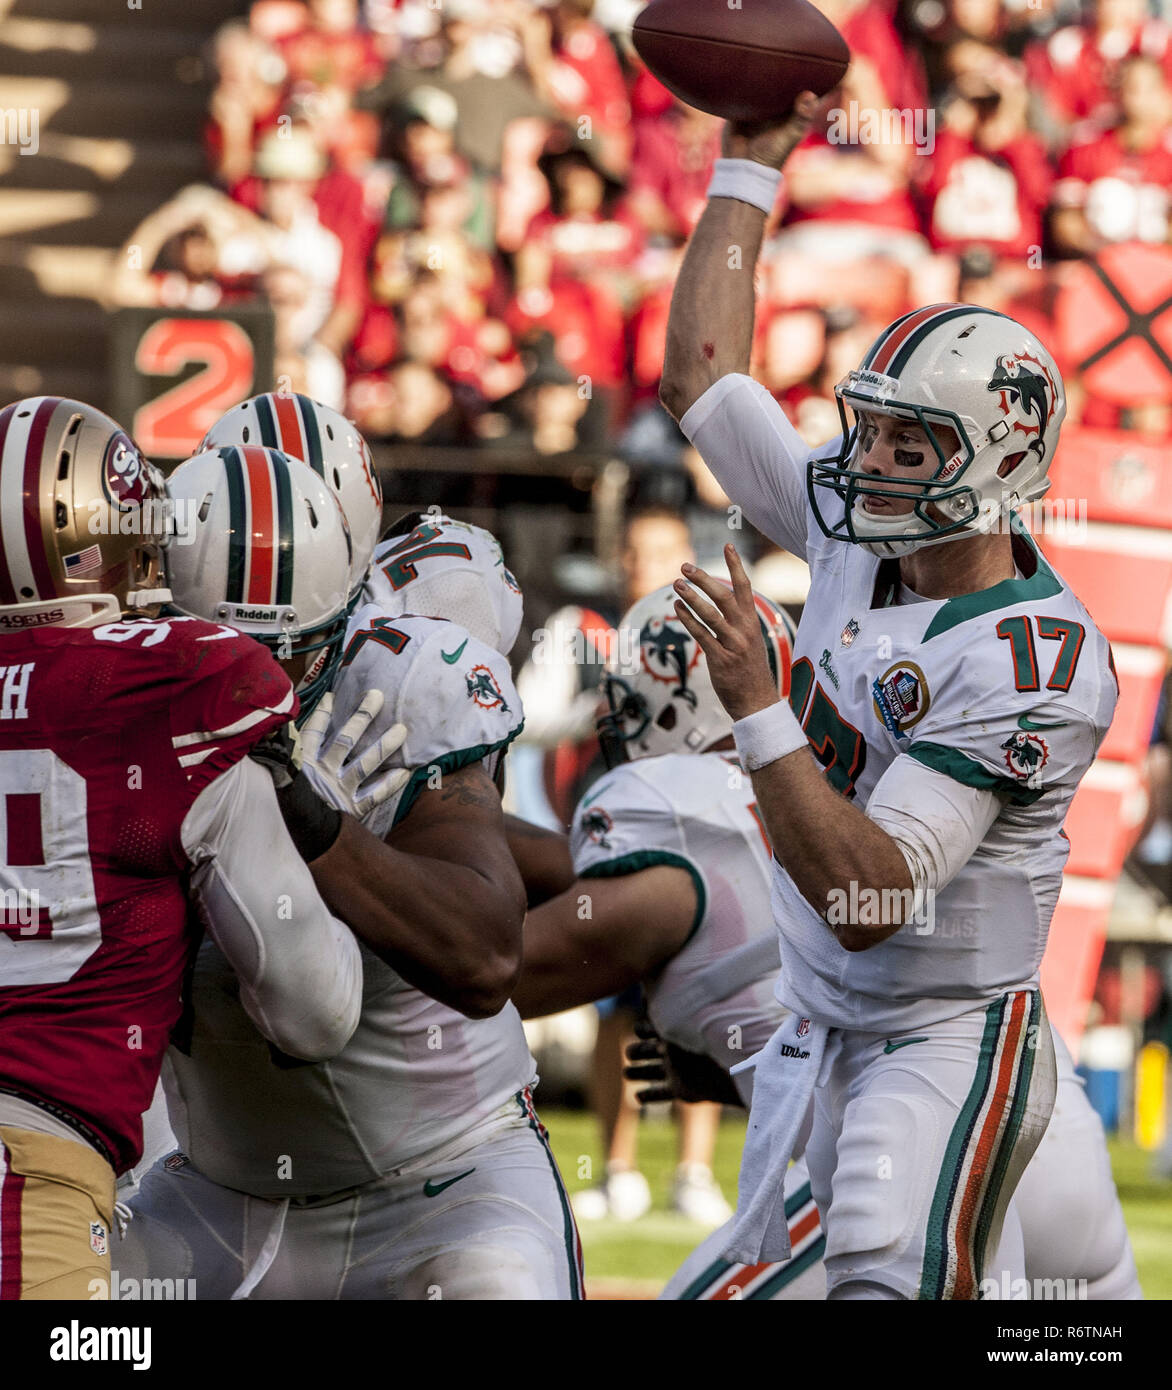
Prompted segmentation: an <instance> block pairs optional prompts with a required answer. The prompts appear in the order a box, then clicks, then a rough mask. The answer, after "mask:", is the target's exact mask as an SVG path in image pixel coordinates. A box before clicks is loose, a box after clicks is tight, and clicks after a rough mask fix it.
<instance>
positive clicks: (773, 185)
mask: <svg viewBox="0 0 1172 1390" xmlns="http://www.w3.org/2000/svg"><path fill="white" fill-rule="evenodd" d="M780 187H781V170H780V169H770V168H769V167H768V165H765V164H758V163H757V161H756V160H755V159H718V160H717V161H716V163H715V164H714V165H713V167H712V182H711V183H710V184H709V185H708V196H709V197H710V198H735V199H736V200H737V202H738V203H751V204H752V206H753V207H755V208H760V209H761V211H762V212H763V213H764V214H765V215H766V217H768V216H769V214H770V213H771V212H772V211H773V205H774V203H776V202H777V190H778V188H780Z"/></svg>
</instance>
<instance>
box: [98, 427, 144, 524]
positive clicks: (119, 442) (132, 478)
mask: <svg viewBox="0 0 1172 1390" xmlns="http://www.w3.org/2000/svg"><path fill="white" fill-rule="evenodd" d="M150 473H151V470H150V468H149V466H148V464H147V463H146V462H145V460H144V459H143V456H142V455H141V454H140V453H139V452H138V447H137V446H136V445H135V444H134V443H133V442H132V441H131V440H130V439H129V438H128V436H127V435H125V434H115V435H111V436H110V442H109V443H108V444H107V445H106V454H105V457H104V458H103V459H102V490H103V491H104V492H105V494H106V497H107V499H108V500H109V501H110V503H111V504H112V505H113V506H115V507H118V508H119V509H121V510H126V509H127V508H129V507H137V506H141V504H142V503H143V502H145V501H146V500H147V498H148V497H149V496H150V495H151V492H152V487H151V481H150Z"/></svg>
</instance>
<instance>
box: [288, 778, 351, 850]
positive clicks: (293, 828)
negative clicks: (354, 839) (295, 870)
mask: <svg viewBox="0 0 1172 1390" xmlns="http://www.w3.org/2000/svg"><path fill="white" fill-rule="evenodd" d="M277 805H278V806H280V808H281V816H282V818H283V819H284V822H285V829H286V830H287V831H288V832H289V838H290V839H291V840H292V841H293V844H294V847H295V848H296V850H297V853H298V854H299V855H300V856H301V857H302V859H304V860H305V862H306V863H307V864H311V863H312V862H313V861H314V860H315V859H319V858H320V857H321V856H322V855H323V854H325V852H326V850H328V849H330V848H331V846H332V845H333V843H334V841H335V840H336V839H337V838H338V836H339V835H340V834H341V833H342V813H341V811H338V810H336V809H335V808H334V807H333V806H331V805H330V804H329V802H328V801H323V800H322V799H321V797H320V796H318V794H317V792H315V791H314V789H313V787H312V786H311V785H310V781H309V778H308V777H306V775H305V774H304V773H303V772H301V773H298V774H297V776H296V777H294V778H293V780H292V782H290V783H289V785H288V786H287V787H281V788H280V790H279V791H278V792H277Z"/></svg>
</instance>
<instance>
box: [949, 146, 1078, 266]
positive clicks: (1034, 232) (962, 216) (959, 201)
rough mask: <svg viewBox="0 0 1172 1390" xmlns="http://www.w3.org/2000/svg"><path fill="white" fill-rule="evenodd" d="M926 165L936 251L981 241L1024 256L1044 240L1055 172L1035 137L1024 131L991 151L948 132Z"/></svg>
mask: <svg viewBox="0 0 1172 1390" xmlns="http://www.w3.org/2000/svg"><path fill="white" fill-rule="evenodd" d="M924 165H925V173H926V178H925V182H924V185H923V188H924V196H925V199H926V202H927V223H928V227H927V230H928V237H929V239H930V241H931V243H932V246H933V248H934V249H935V250H937V251H963V250H964V249H965V247H968V246H973V245H978V244H979V245H982V246H988V247H989V248H990V250H992V251H993V252H995V253H996V254H997V255H998V256H1013V257H1016V258H1022V257H1025V256H1028V255H1029V253H1030V248H1031V247H1037V246H1039V245H1040V244H1041V240H1042V214H1043V212H1044V210H1045V207H1046V204H1047V202H1048V201H1049V197H1050V187H1051V183H1052V181H1053V175H1052V174H1051V171H1050V164H1049V161H1048V160H1047V158H1046V149H1045V146H1044V145H1043V144H1042V142H1041V141H1040V140H1039V139H1038V138H1037V137H1036V136H1034V135H1023V136H1021V137H1019V138H1018V139H1016V140H1011V141H1010V142H1009V143H1008V144H1007V145H1005V146H1003V147H1002V148H1001V149H1000V150H997V151H996V152H995V153H989V152H987V151H985V150H982V149H980V148H979V147H978V146H977V145H976V144H975V143H974V142H973V141H972V140H970V139H968V138H966V137H964V136H961V135H957V134H955V133H954V132H952V131H948V130H946V131H944V132H943V133H942V134H941V135H940V136H939V137H938V138H937V141H936V149H935V152H934V154H933V155H932V156H931V158H930V159H925V161H924Z"/></svg>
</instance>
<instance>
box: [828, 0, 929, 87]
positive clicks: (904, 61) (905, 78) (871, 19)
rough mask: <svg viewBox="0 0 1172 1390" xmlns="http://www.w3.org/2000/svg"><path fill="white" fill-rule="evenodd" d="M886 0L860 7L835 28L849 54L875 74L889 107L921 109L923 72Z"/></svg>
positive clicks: (876, 0) (872, 1)
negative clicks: (865, 61)
mask: <svg viewBox="0 0 1172 1390" xmlns="http://www.w3.org/2000/svg"><path fill="white" fill-rule="evenodd" d="M893 10H894V5H892V4H891V3H890V0H871V3H870V4H865V5H860V6H859V8H858V9H856V10H855V11H854V12H853V13H852V14H851V15H849V16H848V17H847V18H846V19H844V20H843V21H842V23H841V24H840V25H839V26H838V27H839V32H840V33H841V34H842V36H843V38H844V39H845V40H846V44H847V47H848V48H849V49H850V51H851V52H852V53H857V54H860V55H861V56H862V57H864V58H867V59H868V60H869V61H870V62H871V63H872V65H873V66H874V68H875V70H876V72H877V73H878V74H879V80H880V82H882V83H883V90H884V92H885V93H886V94H887V103H888V105H889V106H891V107H893V108H894V109H896V110H900V111H916V110H922V109H923V108H925V107H926V106H927V104H928V87H927V83H926V81H925V79H924V69H923V65H922V64H921V62H920V59H919V56H918V55H917V54H916V52H915V51H914V49H911V48H909V47H908V46H907V45H905V44H904V43H903V41H902V40H901V39H900V37H899V34H898V32H897V31H896V28H895V21H894V18H893V16H892V11H893Z"/></svg>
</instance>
